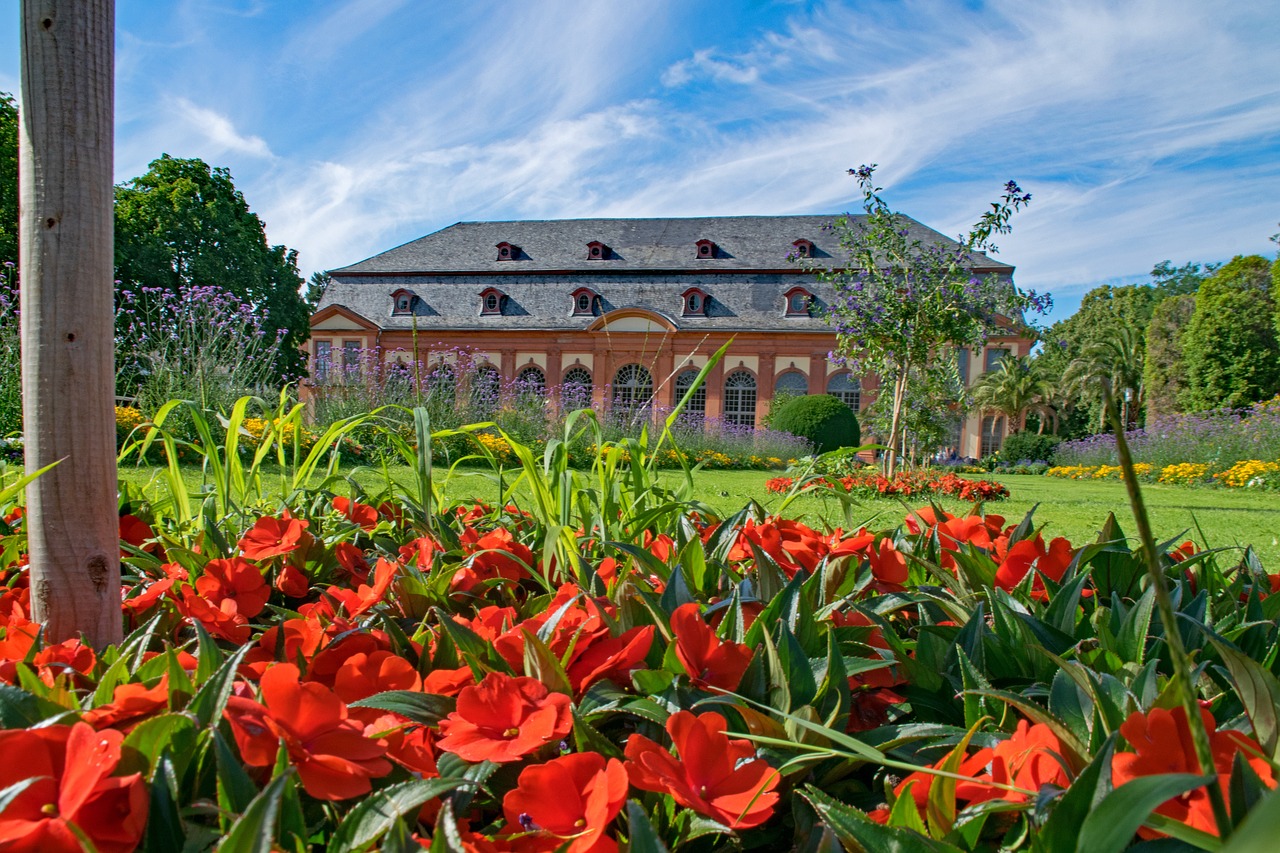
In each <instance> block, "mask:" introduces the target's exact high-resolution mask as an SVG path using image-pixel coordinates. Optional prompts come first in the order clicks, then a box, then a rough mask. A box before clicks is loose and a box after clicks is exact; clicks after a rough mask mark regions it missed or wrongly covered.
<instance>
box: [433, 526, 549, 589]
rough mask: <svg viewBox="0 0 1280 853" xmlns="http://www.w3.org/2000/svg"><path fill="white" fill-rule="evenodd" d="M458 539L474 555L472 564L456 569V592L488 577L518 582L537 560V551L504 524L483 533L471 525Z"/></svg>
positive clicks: (473, 585)
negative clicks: (522, 541) (535, 552)
mask: <svg viewBox="0 0 1280 853" xmlns="http://www.w3.org/2000/svg"><path fill="white" fill-rule="evenodd" d="M458 541H459V543H460V544H461V545H462V550H463V553H465V554H468V555H473V556H472V559H471V561H470V563H469V564H467V565H464V566H463V567H462V568H460V569H458V570H457V571H456V572H454V575H453V581H452V588H453V590H454V591H456V592H468V591H470V590H471V589H473V588H474V587H476V586H477V585H478V584H481V583H483V582H484V581H490V580H495V579H499V578H500V579H502V580H506V581H510V582H512V583H515V582H518V581H520V580H522V579H524V578H526V577H528V576H529V569H528V567H529V566H532V565H533V564H534V556H533V551H531V550H529V548H528V546H526V545H522V544H520V543H519V542H517V541H515V539H514V538H513V537H512V536H511V531H510V530H507V529H506V528H504V527H500V528H498V529H497V530H491V531H489V532H488V533H486V534H484V535H483V536H481V535H480V534H479V533H478V532H476V530H475V529H474V528H471V527H467V528H465V529H464V530H463V531H462V535H461V536H459V537H458Z"/></svg>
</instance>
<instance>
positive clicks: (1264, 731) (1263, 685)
mask: <svg viewBox="0 0 1280 853" xmlns="http://www.w3.org/2000/svg"><path fill="white" fill-rule="evenodd" d="M1207 636H1208V637H1209V642H1211V643H1213V647H1214V649H1216V650H1217V652H1218V655H1219V657H1221V658H1222V662H1223V663H1225V664H1226V665H1227V671H1228V672H1230V673H1231V680H1232V681H1234V682H1235V685H1236V690H1237V692H1238V693H1239V695H1240V703H1241V704H1242V705H1243V706H1244V712H1245V713H1246V714H1248V715H1249V722H1250V723H1251V724H1252V725H1253V734H1254V737H1256V738H1257V739H1258V743H1259V744H1260V745H1261V746H1262V751H1263V753H1265V754H1266V755H1268V756H1270V757H1271V759H1272V760H1273V761H1274V760H1275V759H1276V757H1277V754H1276V752H1277V746H1280V680H1277V679H1276V677H1275V676H1274V675H1272V674H1271V673H1270V672H1268V671H1267V670H1265V669H1263V668H1262V666H1261V665H1260V664H1259V663H1258V662H1257V661H1255V660H1253V659H1252V658H1250V657H1249V656H1248V655H1245V654H1243V653H1241V652H1240V651H1239V650H1238V649H1236V648H1234V647H1233V646H1229V645H1227V644H1226V643H1224V642H1222V641H1221V640H1218V639H1217V638H1216V637H1214V636H1213V635H1212V634H1207Z"/></svg>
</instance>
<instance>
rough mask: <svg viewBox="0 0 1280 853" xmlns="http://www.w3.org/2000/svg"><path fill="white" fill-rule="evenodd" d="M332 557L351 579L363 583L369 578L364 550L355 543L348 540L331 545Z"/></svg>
mask: <svg viewBox="0 0 1280 853" xmlns="http://www.w3.org/2000/svg"><path fill="white" fill-rule="evenodd" d="M333 557H334V559H336V560H337V561H338V565H339V566H341V567H342V571H343V572H344V573H345V574H346V576H347V578H348V579H350V580H351V581H354V582H355V583H364V582H365V581H367V580H368V579H369V561H368V560H366V559H365V558H364V552H363V551H361V550H360V549H359V548H357V547H356V546H355V545H352V544H351V543H350V542H339V543H338V544H337V545H334V546H333Z"/></svg>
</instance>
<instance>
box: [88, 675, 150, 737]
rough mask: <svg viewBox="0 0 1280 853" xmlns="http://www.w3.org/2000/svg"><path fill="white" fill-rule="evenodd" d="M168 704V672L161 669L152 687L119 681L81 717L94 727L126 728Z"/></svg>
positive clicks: (126, 729) (128, 728)
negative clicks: (107, 696) (103, 701)
mask: <svg viewBox="0 0 1280 853" xmlns="http://www.w3.org/2000/svg"><path fill="white" fill-rule="evenodd" d="M168 708H169V674H168V673H165V674H164V675H162V676H160V680H159V681H157V682H156V686H155V687H147V686H146V685H143V684H121V685H120V686H119V687H117V688H116V689H115V692H113V693H112V694H111V701H110V702H108V703H107V704H105V705H99V706H98V707H96V708H94V709H92V710H89V711H86V712H85V714H84V721H85V722H86V723H88V724H89V725H91V726H93V727H94V728H96V729H103V728H119V729H120V730H121V731H124V732H128V731H129V730H130V729H132V728H133V727H134V726H136V725H137V724H138V723H140V722H142V720H143V719H145V718H146V717H150V716H151V715H152V714H157V713H160V712H161V711H166V710H168ZM122 723H123V724H124V725H121V724H122Z"/></svg>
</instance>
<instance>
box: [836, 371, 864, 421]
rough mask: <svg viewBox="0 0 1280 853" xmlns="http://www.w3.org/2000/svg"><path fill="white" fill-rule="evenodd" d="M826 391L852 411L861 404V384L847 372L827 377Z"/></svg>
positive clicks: (856, 409) (855, 410)
mask: <svg viewBox="0 0 1280 853" xmlns="http://www.w3.org/2000/svg"><path fill="white" fill-rule="evenodd" d="M827 393H828V394H830V395H831V396H832V397H835V398H836V399H837V400H839V401H840V402H841V403H844V404H845V405H846V406H848V407H849V408H851V409H853V410H854V412H857V411H858V407H859V406H861V405H862V384H861V383H860V382H858V381H857V380H856V379H854V378H853V376H852V375H851V374H849V373H837V374H836V375H835V376H832V377H831V378H830V379H828V380H827Z"/></svg>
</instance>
